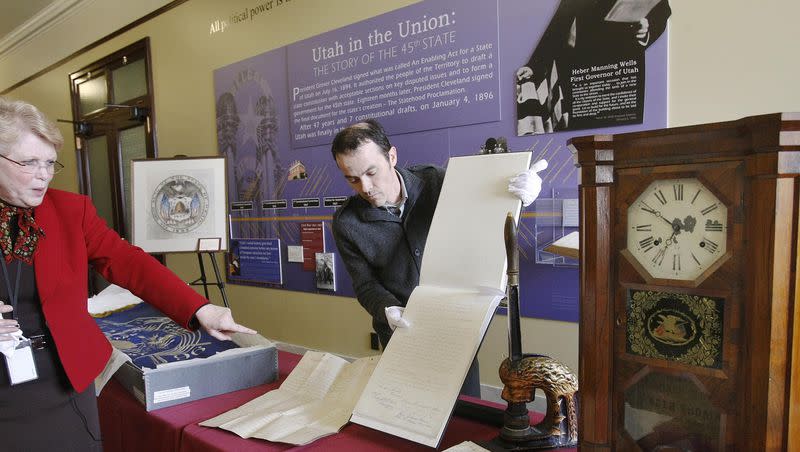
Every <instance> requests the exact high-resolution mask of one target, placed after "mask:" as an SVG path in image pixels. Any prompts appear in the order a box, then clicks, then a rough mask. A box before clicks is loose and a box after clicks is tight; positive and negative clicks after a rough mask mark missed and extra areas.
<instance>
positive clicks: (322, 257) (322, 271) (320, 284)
mask: <svg viewBox="0 0 800 452" xmlns="http://www.w3.org/2000/svg"><path fill="white" fill-rule="evenodd" d="M315 258H316V262H317V271H316V275H315V279H316V281H317V289H325V290H332V291H335V290H336V271H335V268H334V265H333V263H334V261H333V253H316V254H315Z"/></svg>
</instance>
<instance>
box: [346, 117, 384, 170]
mask: <svg viewBox="0 0 800 452" xmlns="http://www.w3.org/2000/svg"><path fill="white" fill-rule="evenodd" d="M367 141H372V142H373V143H375V144H377V145H378V147H379V148H381V150H382V151H383V156H384V157H386V160H389V149H391V148H392V144H391V143H389V137H387V136H386V131H385V130H383V126H381V125H380V123H379V122H378V121H376V120H374V119H365V120H364V121H362V122H357V123H355V124H351V125H349V126H347V127H345V128H344V129H342V130H340V131H339V133H337V134H336V137H335V138H334V139H333V144H332V145H331V154H333V158H334V160H335V159H336V156H337V155H346V154H352V153H353V152H355V150H356V149H357V148H358V147H359V146H361V145H362V144H364V143H365V142H367Z"/></svg>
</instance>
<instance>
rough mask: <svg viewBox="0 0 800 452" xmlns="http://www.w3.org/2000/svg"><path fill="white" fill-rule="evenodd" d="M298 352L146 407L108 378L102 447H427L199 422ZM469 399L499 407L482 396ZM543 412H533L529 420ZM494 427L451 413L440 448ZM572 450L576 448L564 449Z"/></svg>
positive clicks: (248, 395)
mask: <svg viewBox="0 0 800 452" xmlns="http://www.w3.org/2000/svg"><path fill="white" fill-rule="evenodd" d="M300 358H301V356H300V355H296V354H293V353H288V352H282V351H279V352H278V369H279V373H278V380H277V381H275V382H273V383H269V384H265V385H259V386H255V387H252V388H248V389H242V390H239V391H234V392H230V393H227V394H222V395H218V396H214V397H209V398H206V399H201V400H195V401H193V402H187V403H184V404H181V405H175V406H172V407H168V408H161V409H158V410H154V411H151V412H149V413H148V412H147V411H145V409H144V406H142V404H140V403H139V402H138V401H137V400H136V399H135V398H134V397H133V396H132V395H131V394H130V393H129V392H128V391H127V390H126V389H125V388H123V387H122V386H121V385H120V384H119V383H118V382H117V381H116V380H114V379H112V380H111V381H110V382H109V383H108V384H107V385H106V387H105V388H104V389H103V391H102V393H101V394H100V397H98V408H99V410H100V427H101V429H102V433H103V448H104V450H105V451H106V452H126V451H142V450H147V451H154V452H161V451H164V452H173V451H180V452H201V451H202V452H208V451H220V452H221V451H232V450H235V451H237V452H238V451H244V452H249V451H260V452H266V451H283V450H290V449H291V450H297V451H300V450H302V451H331V450H347V451H351V450H358V451H396V450H403V451H415V450H418V451H430V450H432V449H431V448H429V447H426V446H423V445H420V444H417V443H414V442H411V441H408V440H405V439H402V438H398V437H396V436H392V435H389V434H386V433H383V432H380V431H377V430H373V429H370V428H367V427H364V426H362V425H358V424H353V423H350V424H347V425H346V426H345V427H344V428H342V430H341V431H340V432H339V433H338V434H336V435H331V436H327V437H324V438H320V439H318V440H316V441H314V442H312V443H311V444H307V445H305V446H293V445H291V444H284V443H272V442H269V441H263V440H260V439H243V438H240V437H239V436H237V435H236V434H234V433H231V432H228V431H226V430H221V429H217V428H207V427H201V426H199V425H197V423H198V422H201V421H204V420H206V419H209V418H212V417H214V416H217V415H219V414H221V413H224V412H226V411H228V410H231V409H233V408H236V407H237V406H239V405H241V404H243V403H245V402H247V401H249V400H252V399H254V398H256V397H258V396H260V395H262V394H264V393H266V392H268V391H271V390H273V389H276V388H278V387H279V386H280V384H281V383H282V382H283V380H285V379H286V376H287V375H288V374H289V372H291V370H292V369H294V366H295V365H297V363H298V362H299V361H300ZM473 401H475V402H477V403H482V404H488V405H493V406H495V407H500V405H497V404H491V403H490V402H485V401H480V402H478V401H476V400H474V399H473ZM541 418H542V415H541V414H537V413H532V422H533V423H535V422H539V421H541ZM497 433H498V428H497V427H495V426H491V425H487V424H484V423H481V422H478V421H475V420H470V419H465V418H461V417H458V416H453V417H452V419H451V420H450V423H449V424H448V426H447V429H446V430H445V434H444V437H443V438H442V442H441V444H440V449H446V448H448V447H451V446H453V445H455V444H458V443H461V442H462V441H467V440H472V441H486V440H490V439H492V438H494V437H495V436H496V435H497ZM567 450H575V449H567Z"/></svg>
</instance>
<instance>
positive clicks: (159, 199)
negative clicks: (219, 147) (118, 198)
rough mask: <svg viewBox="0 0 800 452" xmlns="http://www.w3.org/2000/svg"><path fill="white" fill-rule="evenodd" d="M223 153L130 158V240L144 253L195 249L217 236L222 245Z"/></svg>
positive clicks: (224, 240)
mask: <svg viewBox="0 0 800 452" xmlns="http://www.w3.org/2000/svg"><path fill="white" fill-rule="evenodd" d="M226 167H227V161H226V158H225V157H224V156H213V157H182V158H163V159H137V160H132V161H131V193H132V194H131V204H132V206H131V211H132V228H131V229H132V231H131V232H132V234H131V241H132V243H133V244H134V245H136V246H138V247H140V248H142V249H143V250H145V251H146V252H148V253H187V252H192V253H194V252H198V247H199V246H200V243H201V239H202V243H209V244H210V243H211V240H210V239H219V248H218V249H215V250H214V251H226V250H227V249H228V240H227V238H228V232H227V225H228V223H227V215H228V210H227V190H226V187H227V185H226V183H227V181H226V177H227V176H226V174H227V168H226Z"/></svg>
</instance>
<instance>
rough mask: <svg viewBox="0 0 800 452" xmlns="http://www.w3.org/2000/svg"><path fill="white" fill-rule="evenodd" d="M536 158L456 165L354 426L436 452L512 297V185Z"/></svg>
mask: <svg viewBox="0 0 800 452" xmlns="http://www.w3.org/2000/svg"><path fill="white" fill-rule="evenodd" d="M530 157H531V155H530V153H512V154H494V155H483V156H470V157H456V158H453V159H450V163H449V164H448V169H447V174H446V177H445V182H444V186H443V187H442V193H441V196H440V198H439V204H438V206H437V208H436V213H435V215H434V217H433V224H432V226H431V230H430V233H429V234H428V241H427V243H426V245H425V255H424V256H423V260H422V271H421V275H420V285H419V286H418V287H417V288H416V289H415V290H414V292H413V293H412V294H411V297H410V298H409V301H408V304H407V306H406V310H405V313H404V316H403V317H404V318H405V319H406V320H408V321H409V322H410V323H411V327H410V328H406V329H404V328H399V329H397V330H396V331H395V332H394V335H393V336H392V340H391V341H390V342H389V345H388V347H387V348H386V350H385V351H384V352H383V355H382V357H381V360H380V362H379V363H378V366H377V367H376V368H375V371H374V372H373V374H372V378H371V379H370V381H369V383H367V387H366V388H365V389H364V392H363V394H362V395H361V398H360V399H359V401H358V404H357V405H356V407H355V410H354V411H353V417H352V418H351V421H353V422H356V423H358V424H362V425H365V426H367V427H371V428H375V429H377V430H381V431H384V432H387V433H391V434H393V435H397V436H400V437H403V438H406V439H409V440H411V441H415V442H418V443H421V444H425V445H427V446H431V447H436V446H437V445H438V444H439V441H440V440H441V437H442V434H443V433H444V429H445V426H446V425H447V422H448V420H449V419H450V414H451V412H452V409H453V406H454V404H455V402H456V399H457V398H458V392H459V390H460V388H461V385H462V383H463V381H464V377H465V376H466V374H467V371H468V369H469V366H470V363H471V362H472V359H473V358H474V357H475V354H476V353H477V351H478V347H479V346H480V343H481V341H482V339H483V335H484V333H485V332H486V328H487V327H488V325H489V322H490V320H491V318H492V316H493V315H494V311H495V308H496V307H497V304H498V303H499V301H500V299H501V298H502V297H503V291H502V289H504V287H505V278H506V275H505V272H506V253H505V241H504V238H503V232H504V225H505V220H506V216H507V214H508V213H511V214H512V215H513V216H514V218H515V220H516V219H518V218H519V212H520V208H521V205H520V201H519V200H518V199H517V198H516V197H514V196H513V195H511V194H510V193H508V180H509V179H510V178H511V177H512V176H514V175H516V174H518V173H519V172H521V171H524V170H526V169H528V166H529V164H530Z"/></svg>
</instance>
